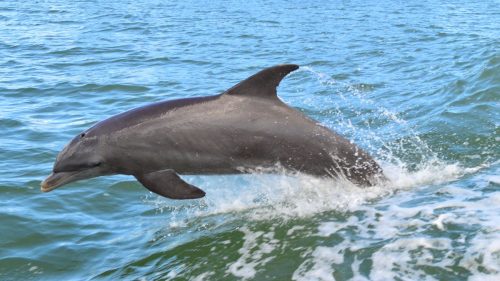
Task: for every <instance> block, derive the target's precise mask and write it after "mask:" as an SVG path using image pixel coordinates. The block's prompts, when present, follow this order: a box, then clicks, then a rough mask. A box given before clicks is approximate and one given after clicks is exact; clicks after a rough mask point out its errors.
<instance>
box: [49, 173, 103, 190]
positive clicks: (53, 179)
mask: <svg viewBox="0 0 500 281" xmlns="http://www.w3.org/2000/svg"><path fill="white" fill-rule="evenodd" d="M96 176H98V175H97V174H96V169H87V170H81V171H72V172H57V173H56V172H52V173H51V174H50V175H49V176H48V177H47V178H46V179H45V180H44V181H43V182H42V184H41V189H42V191H43V192H49V191H51V190H54V189H56V188H58V187H60V186H62V185H65V184H68V183H70V182H74V181H77V180H82V179H88V178H93V177H96Z"/></svg>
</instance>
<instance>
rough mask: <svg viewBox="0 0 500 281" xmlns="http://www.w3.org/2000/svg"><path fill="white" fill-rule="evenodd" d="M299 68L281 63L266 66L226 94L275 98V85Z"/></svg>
mask: <svg viewBox="0 0 500 281" xmlns="http://www.w3.org/2000/svg"><path fill="white" fill-rule="evenodd" d="M297 68H299V66H298V65H296V64H281V65H277V66H273V67H269V68H266V69H264V70H262V71H260V72H258V73H256V74H254V75H252V76H250V77H248V78H247V79H245V80H243V81H241V82H240V83H238V84H236V85H234V86H233V87H232V88H231V89H229V90H227V91H226V92H225V93H224V94H226V95H238V96H247V97H261V98H271V99H273V98H275V99H276V98H277V97H278V96H277V93H276V87H278V85H279V84H280V82H281V80H283V78H285V76H287V75H288V73H290V72H292V71H294V70H296V69H297Z"/></svg>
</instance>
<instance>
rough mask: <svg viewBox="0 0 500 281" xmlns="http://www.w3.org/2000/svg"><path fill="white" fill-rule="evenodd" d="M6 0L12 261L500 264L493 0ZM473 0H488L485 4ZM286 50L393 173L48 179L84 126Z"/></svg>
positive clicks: (420, 269)
mask: <svg viewBox="0 0 500 281" xmlns="http://www.w3.org/2000/svg"><path fill="white" fill-rule="evenodd" d="M269 2H271V1H258V2H253V1H223V2H222V1H221V2H219V1H189V0H188V1H160V0H158V1H154V0H137V1H115V0H111V1H11V0H4V1H1V2H0V131H1V135H0V280H356V281H358V280H500V189H499V187H500V163H499V158H500V157H499V156H500V155H499V154H500V147H499V143H500V134H499V131H500V130H499V121H500V116H499V112H500V109H499V100H500V5H499V2H498V1H387V0H382V1H369V2H366V1H328V2H326V1H325V2H311V1H272V2H271V3H269ZM476 2H477V3H476ZM280 63H296V64H299V65H300V66H301V68H300V69H299V70H298V71H296V72H293V73H292V74H290V75H289V76H287V77H286V78H285V79H284V80H283V82H282V83H281V85H280V87H279V89H278V92H279V96H280V98H281V99H282V100H284V101H285V102H286V103H287V104H288V105H290V106H293V107H294V108H296V109H298V110H300V111H302V112H304V113H305V114H307V115H308V116H310V117H312V118H314V119H317V120H318V121H320V122H321V123H323V124H324V125H326V126H328V127H330V128H332V129H333V130H335V131H337V132H339V133H341V134H343V135H345V136H346V137H347V138H349V139H352V140H353V141H354V142H356V143H357V144H358V145H359V146H361V147H363V148H365V149H366V150H367V151H369V152H370V153H371V154H372V155H373V156H374V157H375V158H376V159H377V160H378V161H379V162H380V163H381V164H382V166H383V168H384V170H385V173H386V175H387V177H388V178H390V180H391V181H390V182H389V183H387V184H385V185H381V186H375V187H370V188H359V187H356V186H353V185H352V184H350V183H348V182H341V181H324V180H320V179H316V178H311V177H307V176H296V177H290V176H285V175H281V174H278V175H266V174H253V175H241V176H190V177H184V178H185V179H186V180H187V181H189V182H191V183H193V184H195V185H197V186H200V187H201V188H202V189H204V190H205V191H206V192H207V196H206V197H205V198H203V199H200V200H188V201H174V200H168V199H165V198H161V197H159V196H156V195H154V194H152V193H149V192H148V191H147V190H146V189H144V188H143V187H142V186H141V185H140V184H139V183H137V182H136V181H135V180H134V179H133V178H132V177H128V176H111V177H101V178H96V179H91V180H85V181H81V182H77V183H73V184H70V185H67V186H64V187H61V188H60V189H57V190H55V191H53V192H50V193H42V192H41V191H40V183H41V181H42V180H43V179H44V178H45V176H47V175H48V174H49V173H50V171H51V168H52V164H53V162H54V159H55V157H56V155H57V153H58V152H59V151H60V150H61V149H62V147H63V146H64V145H65V144H66V143H67V142H68V141H69V140H70V139H71V138H72V137H73V136H74V135H76V134H77V133H79V132H80V131H82V130H84V129H86V128H88V127H90V126H91V125H93V124H94V123H96V122H98V121H100V120H102V119H104V118H107V117H109V116H112V115H114V114H117V113H120V112H123V111H125V110H128V109H132V108H134V107H137V106H141V105H145V104H148V103H151V102H156V101H162V100H167V99H175V98H182V97H195V96H204V95H212V94H217V93H220V92H221V91H223V90H225V89H227V88H229V87H231V86H232V85H233V84H235V83H237V82H239V81H241V80H243V79H244V78H246V77H247V76H249V75H251V74H253V73H255V72H257V71H259V70H261V69H263V68H265V67H268V66H272V65H275V64H280Z"/></svg>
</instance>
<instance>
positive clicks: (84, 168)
mask: <svg viewBox="0 0 500 281" xmlns="http://www.w3.org/2000/svg"><path fill="white" fill-rule="evenodd" d="M104 152H105V150H104V148H103V144H102V137H101V136H99V135H96V134H94V133H93V132H92V131H91V130H89V131H87V132H84V133H81V134H79V135H77V136H76V137H75V138H73V140H71V141H70V142H69V143H68V144H67V145H66V147H65V148H64V149H63V150H62V151H61V152H60V153H59V155H58V156H57V159H56V162H55V163H54V168H53V170H52V174H50V175H49V176H48V177H47V178H46V179H45V180H44V181H43V182H42V186H41V189H42V191H44V192H48V191H51V190H54V189H56V188H57V187H59V186H62V185H65V184H68V183H70V182H74V181H77V180H82V179H89V178H94V177H98V176H101V175H105V174H108V173H109V170H108V168H107V165H106V163H105V157H104V155H105V153H104Z"/></svg>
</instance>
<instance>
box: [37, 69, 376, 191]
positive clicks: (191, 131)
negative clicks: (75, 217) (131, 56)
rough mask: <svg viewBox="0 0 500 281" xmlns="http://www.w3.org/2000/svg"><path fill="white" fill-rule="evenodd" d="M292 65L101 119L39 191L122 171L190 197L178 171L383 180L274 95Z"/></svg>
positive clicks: (361, 155) (368, 161)
mask: <svg viewBox="0 0 500 281" xmlns="http://www.w3.org/2000/svg"><path fill="white" fill-rule="evenodd" d="M297 68H298V66H297V65H292V64H289V65H278V66H274V67H271V68H267V69H264V70H262V71H260V72H259V73H257V74H255V75H253V76H251V77H249V78H248V79H246V80H244V81H242V82H240V83H239V84H237V85H235V86H234V87H232V88H231V89H229V90H227V91H226V92H224V93H222V94H219V95H215V96H207V97H199V98H188V99H178V100H171V101H163V102H158V103H153V104H150V105H147V106H143V107H139V108H136V109H133V110H130V111H127V112H124V113H121V114H118V115H116V116H113V117H111V118H109V119H106V120H104V121H101V122H99V123H97V124H96V125H94V126H93V127H91V128H90V129H88V130H86V131H84V132H83V133H81V134H79V135H78V136H76V137H75V138H74V139H73V140H72V141H71V142H70V143H69V144H68V145H67V146H66V147H65V148H64V149H63V150H62V151H61V152H60V153H59V155H58V156H57V160H56V162H55V164H54V168H53V173H52V174H51V175H50V176H49V177H48V178H47V179H46V180H45V181H44V182H43V183H42V191H50V190H53V189H55V188H57V187H59V186H61V185H64V184H68V183H70V182H74V181H77V180H81V179H87V178H93V177H98V176H102V175H111V174H126V175H133V176H135V177H136V178H137V179H138V180H139V182H141V183H142V184H143V185H144V186H145V187H146V188H148V189H149V190H151V191H153V192H155V193H157V194H160V195H162V196H165V197H168V198H172V199H192V198H200V197H203V196H204V195H205V192H203V191H202V190H201V189H199V188H197V187H195V186H193V185H190V184H188V183H186V182H184V181H183V180H182V179H181V178H180V177H179V176H178V175H177V173H178V174H186V175H199V174H203V175H216V174H238V173H248V172H251V171H252V170H255V169H260V168H267V169H268V170H266V171H270V172H276V171H277V170H278V167H281V168H284V169H285V170H287V171H290V172H293V173H295V172H300V173H305V174H309V175H313V176H318V177H328V178H339V177H341V178H345V179H347V180H350V181H352V182H353V183H355V184H358V185H362V186H370V185H373V184H375V183H377V182H378V181H379V180H383V179H384V176H383V173H382V169H381V168H380V167H379V165H378V164H377V163H376V162H375V161H374V160H373V159H372V158H371V157H370V156H369V155H368V154H367V153H366V152H365V151H363V150H362V149H360V148H359V147H357V146H356V145H354V144H353V143H351V142H350V141H348V140H347V139H345V138H343V137H342V136H340V135H338V134H336V133H335V132H332V131H331V130H329V129H328V128H326V127H324V126H322V125H320V124H318V123H317V122H316V121H314V120H311V119H310V118H308V117H306V116H305V115H304V114H302V113H301V112H299V111H297V110H295V109H293V108H291V107H289V106H287V105H286V104H285V103H283V102H282V101H281V100H280V99H279V98H278V97H277V94H276V87H277V86H278V85H279V83H280V81H281V80H282V79H283V78H284V77H285V76H286V75H287V74H288V73H290V72H292V71H294V70H296V69H297Z"/></svg>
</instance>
